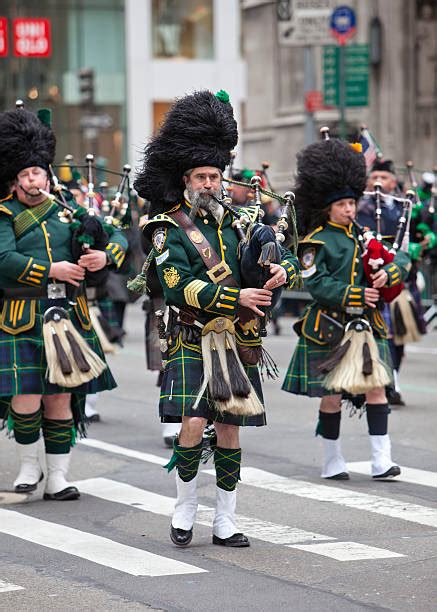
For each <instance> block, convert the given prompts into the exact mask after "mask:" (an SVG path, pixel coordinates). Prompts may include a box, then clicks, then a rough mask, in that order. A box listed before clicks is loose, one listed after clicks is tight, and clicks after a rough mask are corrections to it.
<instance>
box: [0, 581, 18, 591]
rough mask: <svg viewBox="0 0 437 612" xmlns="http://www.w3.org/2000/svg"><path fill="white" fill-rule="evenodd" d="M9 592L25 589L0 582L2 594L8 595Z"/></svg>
mask: <svg viewBox="0 0 437 612" xmlns="http://www.w3.org/2000/svg"><path fill="white" fill-rule="evenodd" d="M8 591H24V587H22V586H18V584H11V583H10V582H5V581H4V580H0V593H7V592H8Z"/></svg>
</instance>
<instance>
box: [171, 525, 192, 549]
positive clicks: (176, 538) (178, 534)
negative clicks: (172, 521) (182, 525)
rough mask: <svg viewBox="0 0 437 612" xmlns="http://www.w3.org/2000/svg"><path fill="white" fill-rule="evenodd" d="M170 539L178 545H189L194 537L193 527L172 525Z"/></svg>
mask: <svg viewBox="0 0 437 612" xmlns="http://www.w3.org/2000/svg"><path fill="white" fill-rule="evenodd" d="M170 539H171V541H172V542H173V544H176V546H188V544H189V543H190V542H191V540H192V539H193V528H191V529H188V530H186V529H176V527H173V525H170Z"/></svg>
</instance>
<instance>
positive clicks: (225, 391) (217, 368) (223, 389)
mask: <svg viewBox="0 0 437 612" xmlns="http://www.w3.org/2000/svg"><path fill="white" fill-rule="evenodd" d="M214 337H215V340H214ZM220 341H221V339H220V338H219V337H218V334H215V333H214V332H212V333H211V339H210V350H211V366H212V371H213V372H214V376H212V377H211V380H210V381H209V390H210V393H211V399H213V400H214V401H218V402H227V401H228V400H229V399H230V397H231V390H230V388H229V385H228V383H227V380H226V378H225V375H224V372H223V368H222V366H221V361H220V354H219V350H220Z"/></svg>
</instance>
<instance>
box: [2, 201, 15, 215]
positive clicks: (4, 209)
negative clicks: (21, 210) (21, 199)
mask: <svg viewBox="0 0 437 612" xmlns="http://www.w3.org/2000/svg"><path fill="white" fill-rule="evenodd" d="M0 212H2V213H5V215H10V216H12V211H11V210H9V208H7V207H6V206H4V205H3V204H0Z"/></svg>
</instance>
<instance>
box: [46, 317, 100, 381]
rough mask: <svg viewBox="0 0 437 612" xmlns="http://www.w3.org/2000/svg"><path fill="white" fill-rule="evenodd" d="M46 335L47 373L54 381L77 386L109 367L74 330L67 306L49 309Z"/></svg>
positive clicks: (50, 379) (49, 378)
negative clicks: (65, 307)
mask: <svg viewBox="0 0 437 612" xmlns="http://www.w3.org/2000/svg"><path fill="white" fill-rule="evenodd" d="M43 337H44V348H45V354H46V360H47V373H46V376H47V378H48V380H49V382H51V383H53V384H58V385H60V386H62V387H68V388H71V387H78V386H80V385H82V384H84V383H87V382H89V381H90V380H92V379H93V378H97V377H98V376H100V374H101V373H102V372H103V370H105V369H106V368H107V365H106V363H105V362H104V361H102V359H100V357H99V356H98V355H97V354H96V353H95V352H94V351H93V350H92V349H91V347H90V346H89V345H88V343H87V342H86V340H85V339H84V338H82V336H81V335H80V334H79V332H78V331H77V330H76V329H75V327H74V325H73V323H72V322H71V320H70V318H69V315H68V312H67V311H66V310H65V309H64V308H61V307H58V306H52V307H51V308H49V309H48V310H46V312H45V313H44V320H43ZM68 366H70V367H68Z"/></svg>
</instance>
